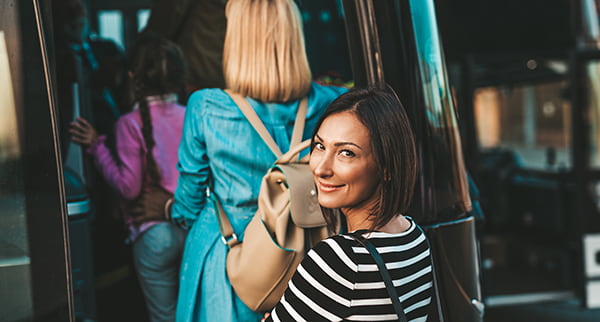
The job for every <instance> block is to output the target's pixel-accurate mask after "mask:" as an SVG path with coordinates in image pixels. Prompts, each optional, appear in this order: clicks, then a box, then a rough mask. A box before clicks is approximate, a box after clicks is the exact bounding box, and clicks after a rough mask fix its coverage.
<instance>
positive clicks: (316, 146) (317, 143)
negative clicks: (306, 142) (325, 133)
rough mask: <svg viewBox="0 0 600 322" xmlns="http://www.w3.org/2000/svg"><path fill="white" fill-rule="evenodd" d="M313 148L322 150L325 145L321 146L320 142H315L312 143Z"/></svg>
mask: <svg viewBox="0 0 600 322" xmlns="http://www.w3.org/2000/svg"><path fill="white" fill-rule="evenodd" d="M313 149H316V150H324V149H325V147H324V146H323V144H322V143H319V142H315V144H314V146H313Z"/></svg>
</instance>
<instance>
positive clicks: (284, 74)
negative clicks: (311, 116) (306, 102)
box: [223, 0, 312, 102]
mask: <svg viewBox="0 0 600 322" xmlns="http://www.w3.org/2000/svg"><path fill="white" fill-rule="evenodd" d="M225 14H226V16H227V32H226V34H225V44H224V48H223V72H224V75H225V84H226V86H227V88H228V89H230V90H232V91H235V92H237V93H240V94H242V95H244V96H249V97H252V98H254V99H256V100H260V101H263V102H286V101H289V100H294V99H298V98H301V97H303V96H305V95H306V94H307V93H308V90H309V89H310V83H311V78H312V75H311V73H310V68H309V66H308V59H307V57H306V51H305V48H304V34H303V31H302V21H301V18H300V12H299V10H298V7H296V4H295V3H294V2H293V1H292V0H230V1H228V3H227V8H226V10H225Z"/></svg>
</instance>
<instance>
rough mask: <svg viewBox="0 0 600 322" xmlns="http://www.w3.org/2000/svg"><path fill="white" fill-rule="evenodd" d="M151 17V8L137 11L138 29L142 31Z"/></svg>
mask: <svg viewBox="0 0 600 322" xmlns="http://www.w3.org/2000/svg"><path fill="white" fill-rule="evenodd" d="M148 18H150V9H142V10H138V11H137V30H138V31H142V29H144V28H145V27H146V24H147V23H148Z"/></svg>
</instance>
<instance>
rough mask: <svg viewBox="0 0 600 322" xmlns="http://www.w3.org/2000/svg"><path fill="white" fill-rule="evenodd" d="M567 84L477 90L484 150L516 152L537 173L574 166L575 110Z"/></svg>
mask: <svg viewBox="0 0 600 322" xmlns="http://www.w3.org/2000/svg"><path fill="white" fill-rule="evenodd" d="M565 86H566V83H565V82H564V81H558V82H551V83H543V84H536V85H521V86H515V87H512V88H509V87H501V86H496V87H484V88H479V89H477V90H476V91H475V95H474V113H475V123H476V129H477V135H478V138H479V142H480V147H481V149H482V150H483V152H484V153H485V151H490V150H493V149H499V148H501V149H508V150H512V151H514V152H515V153H516V154H517V156H518V157H519V159H520V160H521V161H522V165H523V166H524V167H526V168H532V169H539V170H543V169H553V168H560V169H565V168H569V167H571V159H570V145H571V118H570V116H571V105H570V103H569V102H568V101H567V100H565V99H564V98H563V97H562V96H561V93H562V92H563V89H564V88H565Z"/></svg>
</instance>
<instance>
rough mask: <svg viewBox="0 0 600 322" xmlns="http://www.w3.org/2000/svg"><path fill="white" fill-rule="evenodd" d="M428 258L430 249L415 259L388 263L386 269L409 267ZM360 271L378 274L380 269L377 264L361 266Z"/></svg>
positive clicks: (359, 266)
mask: <svg viewBox="0 0 600 322" xmlns="http://www.w3.org/2000/svg"><path fill="white" fill-rule="evenodd" d="M428 256H429V249H426V250H424V251H423V252H422V253H421V254H419V255H417V256H415V257H412V258H409V259H407V260H404V261H398V262H389V263H386V264H385V267H387V269H388V270H393V269H398V268H403V267H408V266H410V265H413V264H415V263H417V262H418V261H420V260H422V259H423V258H425V257H428ZM358 271H359V272H377V271H379V267H378V266H377V264H359V265H358Z"/></svg>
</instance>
